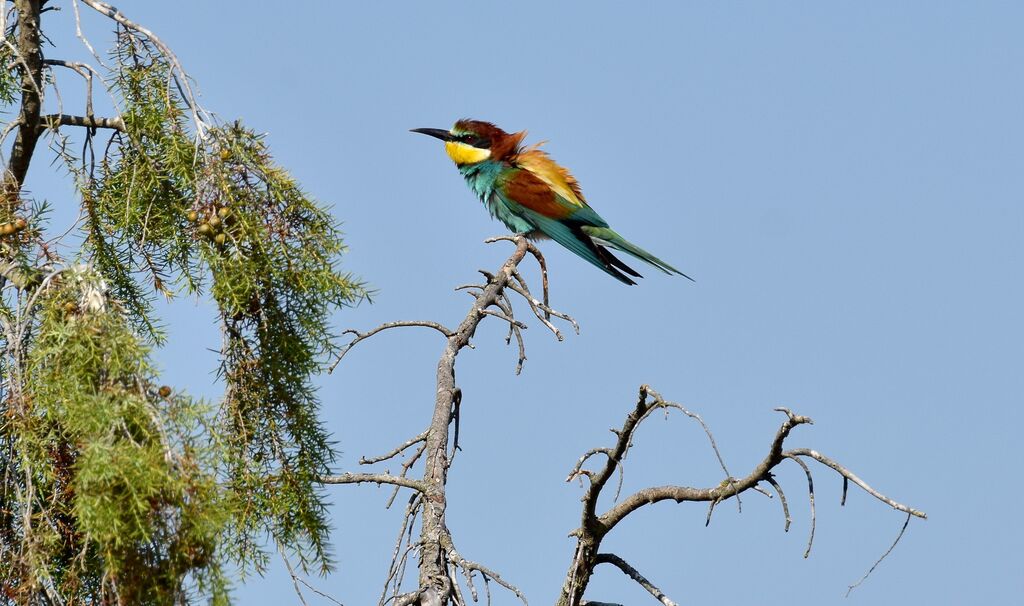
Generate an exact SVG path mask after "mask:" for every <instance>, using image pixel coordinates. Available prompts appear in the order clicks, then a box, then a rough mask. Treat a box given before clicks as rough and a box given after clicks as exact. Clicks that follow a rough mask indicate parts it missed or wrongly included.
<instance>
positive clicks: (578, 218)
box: [497, 162, 608, 227]
mask: <svg viewBox="0 0 1024 606" xmlns="http://www.w3.org/2000/svg"><path fill="white" fill-rule="evenodd" d="M551 165H552V166H555V167H556V168H557V165H556V164H554V163H553V162H552V163H551ZM566 174H568V173H566ZM548 176H551V173H549V174H548ZM570 178H571V177H570ZM563 183H567V182H563ZM573 183H575V181H573ZM566 187H567V189H566V188H563V191H564V192H565V193H564V194H563V193H562V191H559V189H558V188H555V187H553V186H552V185H551V184H550V183H549V182H548V181H545V180H544V179H543V178H541V175H538V174H537V173H534V172H533V171H531V170H529V169H527V168H526V167H524V166H520V167H518V168H516V169H512V170H510V171H508V172H507V173H505V174H504V175H503V176H502V177H501V178H500V179H499V183H498V187H497V190H498V191H500V192H501V193H502V194H503V197H504V198H505V200H506V202H511V207H512V208H515V207H516V206H517V205H518V206H519V207H522V208H524V209H527V210H529V211H531V212H533V213H536V214H538V215H541V216H543V217H547V218H548V219H553V220H556V221H563V220H572V221H575V222H577V223H580V224H583V225H594V226H597V227H608V223H607V222H606V221H605V220H604V219H602V218H601V216H600V215H598V214H597V212H595V211H594V209H592V208H590V207H589V206H587V205H586V204H585V203H583V202H582V201H581V200H580V198H579V197H577V196H576V195H575V194H574V193H573V189H572V188H571V187H568V186H567V185H566ZM566 196H569V197H566Z"/></svg>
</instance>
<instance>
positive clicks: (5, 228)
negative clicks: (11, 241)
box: [0, 223, 15, 236]
mask: <svg viewBox="0 0 1024 606" xmlns="http://www.w3.org/2000/svg"><path fill="white" fill-rule="evenodd" d="M14 232H15V229H14V223H4V224H3V225H0V235H4V236H9V235H11V234H13V233H14Z"/></svg>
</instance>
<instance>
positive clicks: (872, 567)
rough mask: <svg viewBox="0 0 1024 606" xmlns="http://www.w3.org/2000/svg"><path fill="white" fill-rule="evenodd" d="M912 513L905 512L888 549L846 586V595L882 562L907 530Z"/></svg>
mask: <svg viewBox="0 0 1024 606" xmlns="http://www.w3.org/2000/svg"><path fill="white" fill-rule="evenodd" d="M912 515H913V514H912V513H908V514H907V519H905V520H903V526H901V527H900V531H899V534H897V535H896V540H895V541H893V542H892V545H889V549H886V550H885V553H883V554H882V557H880V558H878V560H876V561H875V563H874V564H872V565H871V568H869V569H868V571H867V572H865V573H864V576H862V577H861V578H860V580H858V581H857V582H856V583H854V584H853V585H850V586H849V587H847V588H846V596H847V597H849V596H850V592H851V591H853V590H854V589H856V588H858V587H860V584H861V583H863V582H864V581H865V580H867V578H868V577H869V576H871V573H872V572H874V571H875V569H876V568H878V565H879V564H881V563H882V560H884V559H885V558H886V557H888V555H889V554H890V553H892V550H893V549H895V548H896V544H897V543H899V542H900V539H902V538H903V533H904V532H906V531H907V526H908V525H909V524H910V516H912Z"/></svg>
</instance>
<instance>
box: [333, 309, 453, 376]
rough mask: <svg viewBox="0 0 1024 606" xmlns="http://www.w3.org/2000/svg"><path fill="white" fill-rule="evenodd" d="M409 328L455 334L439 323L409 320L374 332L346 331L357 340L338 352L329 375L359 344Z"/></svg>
mask: <svg viewBox="0 0 1024 606" xmlns="http://www.w3.org/2000/svg"><path fill="white" fill-rule="evenodd" d="M408 326H422V327H423V328H433V329H434V330H436V331H438V332H439V333H441V334H442V335H444V336H445V337H451V336H452V335H453V334H454V333H453V332H452V331H451V330H449V329H448V328H445V327H444V326H443V325H441V324H438V323H437V322H430V321H427V320H409V321H403V322H385V323H384V324H381V325H380V326H378V327H377V328H374V329H373V330H371V331H368V332H359V331H356V330H346V331H344V332H343V333H342V334H351V335H355V338H354V339H352V341H350V342H349V343H348V344H347V345H345V346H344V347H342V348H341V351H340V352H338V357H337V358H336V359H335V360H334V363H333V364H331V365H330V366H329V367H328V368H327V374H331V373H332V372H334V369H335V368H337V366H338V364H339V363H341V359H342V358H344V357H345V354H347V353H348V351H349V350H350V349H352V348H353V347H355V345H356V343H359V342H360V341H363V340H366V339H369V338H370V337H372V336H373V335H375V334H377V333H379V332H381V331H383V330H388V329H390V328H404V327H408Z"/></svg>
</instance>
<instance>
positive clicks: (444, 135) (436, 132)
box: [409, 128, 455, 141]
mask: <svg viewBox="0 0 1024 606" xmlns="http://www.w3.org/2000/svg"><path fill="white" fill-rule="evenodd" d="M409 132H411V133H421V134H424V135H430V136H431V137H434V138H435V139H440V140H442V141H451V140H452V139H454V138H455V137H454V135H452V134H451V133H450V132H448V131H446V130H444V129H443V128H414V129H412V130H410V131H409Z"/></svg>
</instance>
